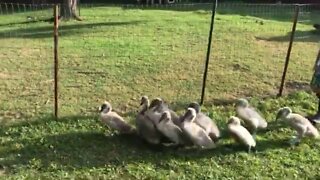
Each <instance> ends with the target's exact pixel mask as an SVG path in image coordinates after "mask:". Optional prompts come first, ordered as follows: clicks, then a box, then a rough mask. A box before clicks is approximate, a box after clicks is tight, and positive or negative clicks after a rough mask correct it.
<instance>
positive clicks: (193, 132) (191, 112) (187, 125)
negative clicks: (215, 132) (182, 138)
mask: <svg viewBox="0 0 320 180" xmlns="http://www.w3.org/2000/svg"><path fill="white" fill-rule="evenodd" d="M196 116H197V114H196V110H195V109H193V108H188V109H187V111H186V113H185V114H184V116H183V117H182V118H181V121H182V122H181V128H182V131H183V132H184V134H186V136H188V137H189V139H190V140H191V141H192V143H193V144H194V145H196V146H198V147H200V148H202V149H212V148H215V147H216V144H215V143H214V141H213V140H212V139H211V138H210V137H209V136H208V134H207V133H206V131H205V130H204V129H202V128H201V127H200V126H198V125H197V124H196V123H194V121H195V119H196Z"/></svg>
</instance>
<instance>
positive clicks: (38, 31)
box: [0, 21, 142, 39]
mask: <svg viewBox="0 0 320 180" xmlns="http://www.w3.org/2000/svg"><path fill="white" fill-rule="evenodd" d="M141 22H142V21H125V22H99V23H77V24H70V25H68V24H61V25H60V26H59V34H60V36H70V35H74V34H80V33H87V32H88V31H90V32H94V31H97V30H99V29H97V27H102V26H104V27H108V26H126V25H135V24H139V23H141ZM81 29H87V31H80V30H81ZM52 33H53V24H52V25H50V26H48V25H47V26H43V27H27V28H17V29H10V30H7V31H2V32H0V38H4V39H5V38H48V37H53V35H52Z"/></svg>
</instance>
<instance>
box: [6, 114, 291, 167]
mask: <svg viewBox="0 0 320 180" xmlns="http://www.w3.org/2000/svg"><path fill="white" fill-rule="evenodd" d="M96 118H97V117H95V116H73V117H64V118H61V119H59V120H57V121H54V120H53V119H52V117H47V118H42V119H38V120H37V121H32V122H24V123H20V124H15V125H12V126H8V127H4V128H2V129H1V130H0V136H1V137H4V138H9V139H11V141H4V142H3V143H2V145H3V147H5V148H4V149H3V150H2V151H0V157H5V158H2V159H1V160H0V165H2V166H4V167H7V169H8V171H9V172H15V171H16V169H15V167H17V166H18V167H21V166H24V167H25V166H27V167H30V166H31V167H32V168H36V169H39V170H44V171H46V170H53V169H54V168H57V167H58V168H63V169H70V170H72V169H75V168H85V167H88V168H92V167H104V166H106V165H113V166H117V167H123V166H124V165H126V164H128V163H135V162H150V163H154V164H159V163H160V164H161V163H163V162H166V161H168V160H170V159H175V160H183V161H184V160H187V161H197V160H199V159H202V158H209V157H213V156H226V155H229V154H234V153H238V152H246V149H244V148H243V147H241V146H238V145H231V146H230V144H227V143H226V142H223V141H224V140H222V142H221V143H219V145H218V147H217V148H216V149H212V150H200V149H197V148H182V147H165V146H151V145H148V144H147V143H145V142H144V141H143V140H142V139H140V138H139V137H138V136H137V135H134V134H133V135H119V134H112V133H109V132H108V133H106V134H105V133H104V129H103V128H101V127H100V125H99V124H98V121H97V119H96ZM10 129H11V130H10ZM12 129H15V130H14V131H12ZM28 129H30V130H28ZM53 129H54V130H53ZM60 129H61V130H60ZM23 131H27V133H22V132H23ZM37 132H40V133H37ZM21 136H26V137H23V138H22V137H21ZM226 138H227V137H226ZM284 141H285V140H284V139H280V140H279V139H268V140H259V141H258V143H257V147H258V148H257V149H258V152H263V151H266V150H270V149H277V148H285V147H286V145H285V142H284ZM6 157H7V158H6Z"/></svg>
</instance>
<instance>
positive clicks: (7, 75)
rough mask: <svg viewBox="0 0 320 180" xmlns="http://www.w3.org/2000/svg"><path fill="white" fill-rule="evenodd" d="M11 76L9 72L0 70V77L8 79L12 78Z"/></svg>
mask: <svg viewBox="0 0 320 180" xmlns="http://www.w3.org/2000/svg"><path fill="white" fill-rule="evenodd" d="M12 77H13V76H12V75H10V74H6V73H1V72H0V79H9V78H12Z"/></svg>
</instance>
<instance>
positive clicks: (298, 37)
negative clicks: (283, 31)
mask: <svg viewBox="0 0 320 180" xmlns="http://www.w3.org/2000/svg"><path fill="white" fill-rule="evenodd" d="M290 36H291V32H288V33H287V35H285V36H274V37H268V38H265V37H256V39H257V40H264V41H278V42H289V40H290ZM319 41H320V31H318V30H309V31H299V30H298V31H296V32H295V36H294V42H314V43H317V42H319Z"/></svg>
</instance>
